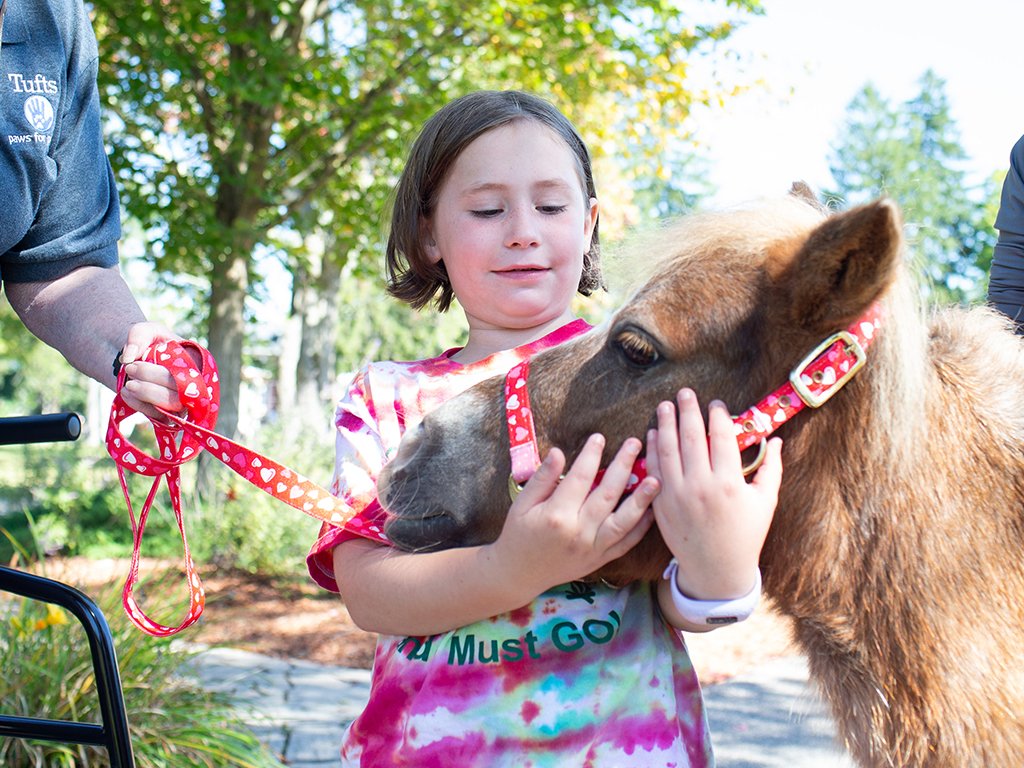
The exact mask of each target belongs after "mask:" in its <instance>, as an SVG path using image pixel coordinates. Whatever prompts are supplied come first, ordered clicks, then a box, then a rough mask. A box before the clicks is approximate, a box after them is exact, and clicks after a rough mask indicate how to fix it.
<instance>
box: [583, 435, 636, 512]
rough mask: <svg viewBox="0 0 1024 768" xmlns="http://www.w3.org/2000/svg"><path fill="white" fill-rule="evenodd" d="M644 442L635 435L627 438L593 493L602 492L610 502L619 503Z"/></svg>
mask: <svg viewBox="0 0 1024 768" xmlns="http://www.w3.org/2000/svg"><path fill="white" fill-rule="evenodd" d="M642 448H643V443H641V442H640V441H639V440H638V439H636V438H634V437H630V438H627V439H626V440H625V441H624V442H623V443H622V445H621V446H619V450H618V452H616V454H615V456H614V457H613V458H612V461H611V463H610V464H609V465H608V466H607V467H606V468H605V471H604V475H603V476H602V477H601V482H600V483H599V484H598V485H597V488H595V489H594V491H592V493H600V494H601V496H602V497H603V498H604V499H605V500H606V501H607V502H609V503H610V504H612V505H614V504H617V503H618V501H619V499H620V498H621V497H622V494H623V493H625V491H626V486H627V485H629V478H630V477H631V476H632V474H633V465H634V464H635V463H636V457H637V456H639V455H640V450H641V449H642Z"/></svg>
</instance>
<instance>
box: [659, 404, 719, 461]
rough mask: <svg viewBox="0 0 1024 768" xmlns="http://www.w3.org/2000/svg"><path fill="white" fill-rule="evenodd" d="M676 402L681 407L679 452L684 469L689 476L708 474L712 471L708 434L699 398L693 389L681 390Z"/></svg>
mask: <svg viewBox="0 0 1024 768" xmlns="http://www.w3.org/2000/svg"><path fill="white" fill-rule="evenodd" d="M676 402H677V403H678V406H679V451H680V454H681V456H682V460H683V469H684V470H685V471H686V473H687V474H697V473H699V474H703V473H705V472H708V471H710V469H711V464H710V458H709V455H708V433H707V429H706V428H705V426H704V417H703V416H701V413H700V405H699V404H698V403H697V397H696V395H694V393H693V390H692V389H689V388H684V389H681V390H679V394H678V395H677V397H676ZM663 458H664V457H663Z"/></svg>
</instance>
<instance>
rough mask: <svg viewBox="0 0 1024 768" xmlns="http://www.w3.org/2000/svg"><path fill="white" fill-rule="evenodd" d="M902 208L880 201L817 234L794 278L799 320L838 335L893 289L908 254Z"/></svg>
mask: <svg viewBox="0 0 1024 768" xmlns="http://www.w3.org/2000/svg"><path fill="white" fill-rule="evenodd" d="M902 227H903V223H902V218H901V216H900V213H899V209H898V208H897V207H896V204H895V203H894V202H892V201H891V200H878V201H875V202H873V203H869V204H867V205H862V206H859V207H857V208H853V209H851V210H849V211H845V212H843V213H837V214H833V215H832V216H830V217H829V218H828V219H826V220H825V221H824V222H823V223H822V224H821V225H820V226H819V227H818V228H817V229H815V230H814V231H813V232H812V233H811V235H810V237H808V239H807V241H806V242H805V243H804V245H803V247H802V248H801V249H800V252H799V253H798V254H797V256H796V258H795V259H794V260H793V262H792V264H791V267H790V272H789V275H788V281H789V293H790V297H791V304H790V306H791V307H792V311H793V314H794V320H795V321H796V322H797V323H799V324H800V325H801V326H803V327H805V328H810V329H814V330H820V331H829V330H835V328H837V327H842V326H845V325H846V324H847V323H850V322H852V321H853V320H854V319H855V318H857V317H858V316H859V315H860V314H861V313H862V312H863V311H864V310H865V309H867V307H868V306H870V305H871V303H872V302H874V301H875V299H877V298H878V297H879V296H880V295H881V294H882V293H883V292H884V291H885V290H886V288H888V287H889V285H890V283H891V282H892V280H893V278H894V277H895V275H896V268H897V266H898V265H899V262H900V259H901V257H902V252H903V231H902Z"/></svg>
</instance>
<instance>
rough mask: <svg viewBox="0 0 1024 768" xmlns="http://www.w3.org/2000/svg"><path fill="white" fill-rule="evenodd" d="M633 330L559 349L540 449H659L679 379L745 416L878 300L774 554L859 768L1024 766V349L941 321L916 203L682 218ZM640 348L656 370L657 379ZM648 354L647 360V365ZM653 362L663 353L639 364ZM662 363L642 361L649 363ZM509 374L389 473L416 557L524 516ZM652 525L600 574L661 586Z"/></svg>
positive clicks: (659, 546)
mask: <svg viewBox="0 0 1024 768" xmlns="http://www.w3.org/2000/svg"><path fill="white" fill-rule="evenodd" d="M655 239H656V241H657V243H659V244H660V245H658V246H656V250H657V253H656V255H655V256H654V257H653V258H652V257H651V254H652V253H655V251H654V250H652V248H653V246H652V243H651V242H647V243H645V244H644V245H643V253H644V254H645V258H648V259H650V260H651V263H652V270H651V275H652V276H651V277H650V279H648V280H647V282H646V283H645V284H644V285H643V286H642V287H641V288H640V289H639V290H638V291H637V292H636V293H635V294H634V295H633V297H632V298H631V299H630V300H629V301H627V302H626V304H625V305H624V306H623V307H622V308H621V309H620V310H619V311H618V312H617V313H616V314H615V316H614V317H612V318H611V320H610V321H609V322H608V323H607V324H605V325H603V326H601V327H600V328H598V329H595V330H594V331H593V332H591V333H589V334H586V335H585V336H583V337H580V338H578V339H576V340H574V341H572V342H569V343H567V344H564V345H561V346H559V347H556V348H554V349H551V350H548V351H546V352H544V353H541V354H540V355H538V356H537V357H536V358H534V360H533V362H532V364H531V366H532V370H531V378H530V384H529V386H530V395H531V399H532V401H533V407H534V417H535V420H536V422H537V427H538V433H539V434H538V436H539V440H540V442H541V450H542V453H543V451H545V450H546V449H547V447H549V446H551V445H558V446H560V447H562V448H563V449H565V450H566V452H567V454H568V455H569V456H570V458H571V457H572V456H574V455H575V453H576V452H577V451H578V449H579V447H580V446H581V445H582V442H583V441H584V440H585V439H586V437H587V435H588V434H590V433H592V432H596V431H600V432H603V433H604V434H605V435H606V437H607V441H608V445H609V447H610V449H611V448H614V447H615V446H618V445H619V444H620V443H621V441H622V440H623V439H625V438H626V437H627V436H629V435H636V436H641V435H643V434H644V432H645V430H646V428H647V427H648V426H649V425H650V424H651V415H652V414H653V413H654V409H655V405H656V403H658V402H659V401H661V400H666V399H671V398H672V396H673V394H674V393H675V392H676V390H678V388H679V387H680V386H683V385H687V386H691V387H693V388H694V389H695V390H696V392H697V395H698V397H699V398H700V400H701V402H702V403H706V402H707V401H708V400H709V399H711V398H712V397H717V398H721V399H722V400H724V401H725V402H726V403H728V404H729V405H730V407H731V408H732V409H733V411H734V412H737V413H738V412H739V411H741V410H743V409H744V408H746V407H747V406H748V405H750V404H752V403H754V402H756V401H757V400H758V399H759V398H760V397H761V396H763V395H764V394H765V393H766V392H768V391H771V390H773V389H775V388H776V387H778V386H779V385H780V384H781V383H782V382H784V381H785V379H786V377H787V376H788V372H789V370H790V369H791V368H792V367H793V366H794V365H795V364H796V363H797V362H798V361H799V360H800V359H801V358H802V357H803V356H804V355H805V354H806V353H807V352H808V351H809V350H810V349H813V348H814V347H815V346H816V345H817V344H818V343H819V342H820V341H821V340H822V339H823V338H824V337H826V336H827V335H828V334H829V333H831V332H832V331H835V330H838V329H840V328H844V327H846V326H847V325H848V324H849V323H851V322H852V321H854V320H855V319H856V318H857V317H858V316H860V315H861V313H863V312H864V310H865V309H866V308H867V307H868V306H869V305H870V304H871V303H872V302H874V301H875V300H876V299H880V300H881V302H882V304H883V308H884V316H883V325H882V328H881V330H880V331H879V332H878V334H877V338H876V339H875V341H874V343H873V345H872V346H871V347H870V350H869V352H868V364H867V366H866V367H865V368H864V369H863V370H862V371H861V372H860V373H859V374H858V375H857V376H856V377H855V378H853V379H852V380H851V381H850V383H849V384H848V385H847V386H846V387H845V389H843V390H842V391H840V392H839V393H838V394H837V395H836V396H835V397H834V398H833V399H832V400H831V401H829V402H828V403H827V404H825V405H824V406H823V407H822V408H820V409H818V410H811V409H807V410H805V411H804V412H802V413H801V414H799V415H798V416H797V417H796V418H795V419H794V420H793V421H791V422H790V423H788V424H786V425H784V426H783V427H782V428H781V429H780V431H779V434H780V435H781V436H782V437H783V438H784V449H783V460H784V464H785V473H784V478H783V484H782V488H781V491H780V497H779V504H778V508H777V511H776V514H775V518H774V521H773V524H772V527H771V530H770V532H769V535H768V539H767V541H766V543H765V546H764V550H763V552H762V557H761V567H762V571H763V575H764V589H765V592H766V593H767V594H768V595H769V596H770V597H772V598H773V600H774V602H775V604H776V605H777V606H778V608H779V609H780V610H781V611H782V612H783V613H784V614H786V615H788V616H790V617H792V619H793V620H794V627H795V633H796V637H797V640H798V642H799V643H800V645H801V646H802V648H803V650H804V652H805V653H806V655H807V658H808V661H809V667H810V672H811V676H812V678H813V679H814V680H815V681H816V682H817V684H818V685H819V686H820V687H821V689H822V690H823V691H824V693H825V694H826V696H827V698H828V701H829V702H830V705H831V708H832V712H833V715H834V717H835V720H836V723H837V727H838V729H839V732H840V734H841V735H842V737H843V739H844V740H845V743H846V745H847V748H848V749H849V751H850V752H851V754H852V755H853V757H854V758H855V759H856V760H857V762H858V763H859V764H860V765H861V766H872V767H878V768H881V767H882V766H937V767H939V768H954V766H955V767H956V768H963V767H964V766H977V768H982V767H983V766H984V767H986V768H991V767H997V768H1002V767H1008V766H1012V765H1017V764H1019V763H1020V761H1021V759H1022V758H1021V756H1022V755H1024V720H1022V717H1024V347H1022V345H1021V343H1020V341H1019V340H1018V339H1017V338H1016V337H1015V336H1014V335H1013V334H1012V333H1011V331H1010V330H1009V326H1008V324H1007V323H1006V322H1005V321H1004V320H1003V319H1001V318H1000V317H998V316H996V314H995V313H993V312H991V311H990V310H988V309H985V308H976V309H973V310H969V311H968V310H963V309H957V308H950V309H944V310H941V311H936V312H934V313H932V314H930V315H929V316H928V317H925V314H924V312H923V311H922V310H921V308H920V307H919V306H918V303H917V302H916V299H915V297H916V294H917V292H916V289H915V287H914V286H913V284H912V283H911V281H909V280H908V278H907V275H906V274H905V269H904V265H903V258H902V251H903V239H902V233H901V224H900V219H899V214H898V211H897V209H896V207H895V206H894V205H893V204H892V203H891V202H887V201H879V202H874V203H871V204H869V205H865V206H862V207H859V208H855V209H852V210H850V211H847V212H843V213H838V214H832V215H828V214H827V213H825V212H824V211H823V210H822V209H821V208H820V207H818V206H816V205H811V204H808V201H807V200H806V199H801V196H800V195H794V196H789V197H786V198H785V199H780V200H778V201H774V202H770V203H768V202H765V203H762V204H760V205H758V206H755V207H752V208H749V209H745V210H734V211H726V212H717V213H710V214H701V215H697V216H693V217H689V218H687V219H684V220H682V221H681V222H680V223H678V224H676V225H674V227H673V228H671V229H666V230H663V231H661V232H660V233H659V234H658V236H657V237H656V238H655ZM637 350H640V351H643V352H644V353H645V354H646V353H651V355H650V356H652V357H653V358H655V359H653V360H652V362H650V364H638V363H637V362H636V360H635V359H634V358H636V357H637V355H636V352H637ZM627 353H629V354H627ZM641 357H643V356H641ZM641 362H642V361H641ZM501 384H502V382H501V380H500V378H499V379H496V380H490V381H488V382H484V383H483V384H481V385H479V386H478V387H476V388H474V389H472V390H470V391H469V392H467V393H465V394H464V395H462V396H460V397H458V398H455V399H453V400H451V401H449V403H447V404H446V405H445V406H443V407H442V408H440V409H438V410H437V411H435V412H434V413H433V414H431V415H430V416H429V417H428V418H427V419H426V420H425V421H424V422H423V424H422V425H420V427H419V428H418V429H416V430H414V431H412V432H410V434H409V435H407V439H406V441H404V442H403V445H402V447H401V449H400V450H399V452H398V455H397V456H396V457H395V459H394V460H393V461H392V463H391V465H389V467H388V468H387V470H386V472H385V474H384V476H382V478H381V482H380V484H379V489H380V493H381V499H382V501H383V502H384V503H385V505H386V506H387V507H388V509H389V510H390V512H391V513H392V515H393V518H392V519H391V520H390V521H389V525H388V533H389V535H391V537H392V538H393V540H394V541H395V542H396V543H398V544H399V545H400V546H404V547H407V548H410V549H415V548H428V549H429V548H441V547H446V546H460V545H467V544H474V543H480V542H484V541H492V540H493V539H494V538H496V537H497V535H498V533H499V532H500V530H501V524H502V521H503V519H504V515H505V513H506V512H507V509H508V506H509V501H508V496H507V493H506V489H505V488H506V479H507V475H508V470H509V459H508V454H507V451H508V440H507V437H505V434H504V424H503V418H504V416H503V411H502V396H501ZM667 559H668V551H667V549H666V548H665V546H664V544H663V543H662V542H661V541H660V538H659V537H658V535H657V532H656V531H655V532H653V533H652V534H650V535H649V536H648V538H647V539H646V540H645V541H644V542H643V543H642V544H641V545H640V546H638V547H637V548H636V549H634V550H633V551H632V552H630V553H629V554H627V555H626V556H625V557H623V558H621V559H620V560H618V561H615V562H614V563H611V564H609V566H607V567H606V568H604V569H602V570H601V571H599V572H598V573H597V574H595V577H604V578H608V579H612V580H618V581H627V580H629V579H632V578H644V579H655V578H658V576H659V575H660V572H661V569H662V567H663V566H664V564H665V562H666V561H667Z"/></svg>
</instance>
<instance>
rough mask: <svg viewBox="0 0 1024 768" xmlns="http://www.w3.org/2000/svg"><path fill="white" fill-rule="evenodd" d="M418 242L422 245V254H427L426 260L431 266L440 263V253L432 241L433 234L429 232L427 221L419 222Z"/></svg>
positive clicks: (428, 222) (428, 221) (435, 243)
mask: <svg viewBox="0 0 1024 768" xmlns="http://www.w3.org/2000/svg"><path fill="white" fill-rule="evenodd" d="M420 242H421V243H422V244H423V252H424V253H426V254H427V259H428V260H429V261H430V263H431V264H437V263H438V262H439V261H441V251H440V249H438V247H437V242H436V241H435V240H434V233H433V231H432V230H431V226H430V220H429V219H421V220H420Z"/></svg>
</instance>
